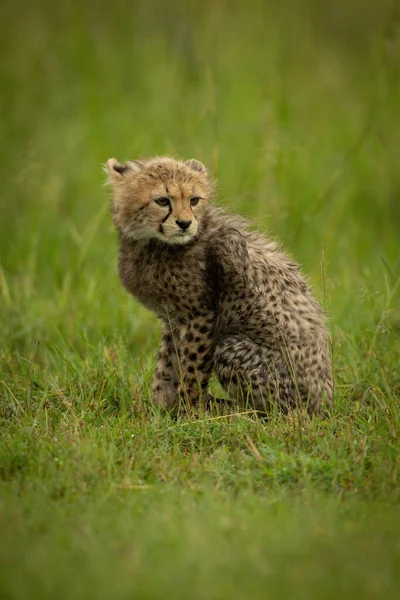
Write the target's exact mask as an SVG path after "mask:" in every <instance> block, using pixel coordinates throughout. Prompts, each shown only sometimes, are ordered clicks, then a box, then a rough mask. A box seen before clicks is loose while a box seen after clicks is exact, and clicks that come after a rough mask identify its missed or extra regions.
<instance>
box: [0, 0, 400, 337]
mask: <svg viewBox="0 0 400 600" xmlns="http://www.w3.org/2000/svg"><path fill="white" fill-rule="evenodd" d="M0 10H1V13H0V18H1V36H0V44H1V45H0V52H1V56H2V57H3V58H2V60H1V65H0V82H1V96H0V102H1V105H0V107H1V115H2V116H1V120H2V122H1V130H0V136H1V144H0V152H1V167H0V168H1V171H2V173H1V175H2V177H1V180H2V188H3V189H2V194H1V235H0V240H1V241H0V250H1V265H2V272H3V275H2V281H3V283H2V291H3V293H2V300H1V301H2V303H3V305H2V313H3V314H5V312H6V314H10V313H11V318H10V319H6V321H7V322H8V325H9V327H10V329H8V330H7V325H6V335H7V336H10V337H11V338H12V339H14V341H15V342H17V341H18V340H17V337H18V336H17V335H16V332H15V329H16V327H17V328H18V327H20V328H21V329H24V330H25V332H24V333H22V332H21V333H20V336H19V341H18V343H26V342H27V340H28V339H30V337H31V336H32V335H33V336H34V337H35V336H37V335H40V337H41V339H44V337H46V335H51V334H50V333H49V331H48V330H49V329H50V330H51V328H52V325H51V323H57V325H58V327H59V328H60V329H61V330H62V332H63V333H64V332H65V333H68V335H69V336H70V335H74V332H75V330H79V329H80V328H82V327H85V328H86V330H88V328H89V329H92V328H93V330H95V331H96V333H94V335H95V337H96V336H97V335H98V334H99V333H101V335H104V336H107V335H109V334H110V330H112V329H113V328H114V327H116V326H118V324H121V323H119V319H120V318H123V321H124V323H125V325H124V327H127V328H129V327H131V325H130V324H129V321H130V319H129V314H130V312H131V310H132V308H131V305H130V306H129V309H128V312H121V304H126V302H127V301H126V297H125V294H124V293H120V292H119V291H118V284H117V282H116V277H115V259H116V239H115V236H114V233H113V231H112V226H111V223H110V218H109V215H108V214H107V208H106V205H107V201H108V200H107V190H105V189H104V188H103V187H102V186H103V182H104V177H103V174H102V170H101V163H102V162H104V161H105V160H106V159H107V158H108V157H110V156H116V157H118V158H120V159H123V158H126V157H129V158H135V157H139V156H144V157H146V156H152V155H155V154H170V155H173V156H177V157H184V158H186V157H190V156H195V157H197V158H198V159H200V160H203V161H204V162H205V163H206V164H207V165H208V166H209V168H210V170H211V172H212V173H213V174H214V176H215V177H216V178H217V179H218V182H219V192H218V199H217V200H218V202H220V203H221V204H222V205H226V206H227V207H229V209H231V210H234V211H239V212H241V213H243V214H245V215H248V216H251V217H253V218H254V221H255V223H256V225H257V226H258V227H259V228H260V229H262V230H270V231H271V233H272V234H273V235H276V236H277V237H279V238H280V239H281V240H282V241H283V242H284V243H285V245H286V247H287V249H288V250H289V251H290V252H291V253H292V254H293V255H294V257H295V258H296V259H297V260H298V261H299V262H300V263H301V264H303V265H304V268H305V271H306V272H308V273H309V274H310V275H311V279H312V283H313V284H314V286H315V288H316V290H317V293H319V296H320V297H321V287H322V284H321V275H320V263H321V259H322V256H324V262H325V271H326V288H327V302H328V308H329V312H330V313H331V315H332V318H333V322H334V323H340V325H341V326H342V327H344V328H346V329H347V330H348V331H352V332H354V330H355V329H362V328H363V327H364V326H366V321H368V318H366V319H364V318H363V313H364V303H365V302H366V298H365V295H366V294H367V296H368V302H374V301H376V302H378V304H379V302H380V299H379V298H377V296H379V293H380V292H385V291H386V284H385V277H386V276H388V277H389V279H390V278H393V277H392V276H394V275H395V270H396V266H397V267H398V262H397V261H398V259H399V239H400V170H399V159H400V119H399V110H400V108H399V107H400V78H399V69H400V67H399V61H400V58H399V35H400V34H399V20H398V16H397V15H396V11H395V5H394V3H393V2H389V1H387V0H383V1H382V2H379V3H377V2H372V1H370V2H361V1H356V0H352V1H351V2H345V1H344V0H343V1H339V2H334V3H333V2H332V3H320V2H317V1H314V2H312V1H311V0H310V1H309V2H296V3H282V2H274V1H269V2H261V1H260V2H257V1H251V2H248V3H243V2H239V1H237V2H224V1H220V0H218V1H216V2H204V1H202V2H200V1H196V0H195V1H192V2H180V1H177V2H172V3H167V2H162V1H155V0H146V1H143V2H138V1H133V2H123V1H120V0H116V1H115V2H113V3H111V4H110V3H107V2H103V1H101V0H99V1H96V2H92V1H88V2H84V3H78V2H65V3H59V4H58V3H54V2H50V1H48V2H46V1H45V0H40V1H39V2H37V3H28V2H21V0H16V1H15V2H3V3H2V7H1V9H0ZM385 264H386V267H385ZM397 273H398V271H397ZM391 274H392V275H391ZM7 305H8V306H7ZM380 308H381V305H379V309H378V311H379V310H380ZM140 314H141V315H142V313H140ZM121 315H122V317H121ZM143 318H145V319H147V318H148V317H143ZM69 321H71V327H70V328H69V329H68V322H69ZM3 327H4V325H3ZM138 327H139V325H138ZM27 330H28V331H27ZM45 330H46V331H45ZM3 333H4V332H3ZM28 333H29V335H28Z"/></svg>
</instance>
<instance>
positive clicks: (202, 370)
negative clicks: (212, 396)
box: [178, 314, 215, 408]
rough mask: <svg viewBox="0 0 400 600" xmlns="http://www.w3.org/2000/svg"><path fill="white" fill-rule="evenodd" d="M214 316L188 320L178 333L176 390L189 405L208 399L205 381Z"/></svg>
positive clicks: (209, 369)
mask: <svg viewBox="0 0 400 600" xmlns="http://www.w3.org/2000/svg"><path fill="white" fill-rule="evenodd" d="M214 328H215V317H214V315H213V314H209V315H203V316H202V317H201V319H199V320H195V321H191V322H188V323H187V324H186V326H185V332H184V335H183V336H182V351H181V361H180V373H179V375H180V378H179V388H178V394H179V396H180V397H181V398H183V400H184V401H185V403H186V404H187V405H188V406H189V407H193V408H197V407H198V406H199V405H200V402H201V401H204V402H205V403H207V401H208V392H207V390H208V384H209V381H210V377H211V373H212V370H213V350H214V348H213V333H214Z"/></svg>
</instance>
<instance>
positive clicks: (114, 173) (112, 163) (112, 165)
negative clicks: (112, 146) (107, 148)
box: [104, 158, 144, 183]
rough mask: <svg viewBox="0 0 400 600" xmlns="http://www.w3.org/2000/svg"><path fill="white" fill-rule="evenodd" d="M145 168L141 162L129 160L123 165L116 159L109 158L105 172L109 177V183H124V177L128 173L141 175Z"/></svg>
mask: <svg viewBox="0 0 400 600" xmlns="http://www.w3.org/2000/svg"><path fill="white" fill-rule="evenodd" d="M143 167H144V163H143V162H141V161H140V160H128V161H127V162H126V163H124V164H121V163H120V162H118V161H117V159H115V158H109V159H108V161H107V162H106V164H105V168H104V170H105V172H106V174H107V175H108V180H109V183H116V182H118V181H122V179H123V177H125V175H127V174H128V173H139V172H140V171H141V170H142V169H143Z"/></svg>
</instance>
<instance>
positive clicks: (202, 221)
mask: <svg viewBox="0 0 400 600" xmlns="http://www.w3.org/2000/svg"><path fill="white" fill-rule="evenodd" d="M107 172H108V177H109V182H110V183H111V185H112V189H113V198H112V207H111V209H112V215H113V220H114V224H115V226H116V228H117V230H118V233H119V241H120V253H119V274H120V277H121V281H122V283H123V285H124V286H125V287H126V289H127V290H128V291H129V292H131V293H132V294H133V295H134V296H135V297H136V298H137V299H138V300H139V301H140V302H142V303H143V304H144V305H145V306H146V307H148V308H149V309H150V310H152V311H154V312H155V313H156V314H157V316H158V317H159V318H160V319H161V321H162V340H161V345H160V350H159V354H158V362H157V365H156V369H155V373H154V377H153V382H152V395H153V401H154V402H155V403H156V405H158V406H160V407H167V408H172V407H174V406H175V405H176V404H177V403H178V402H179V401H180V400H182V399H184V400H185V401H186V402H188V403H190V404H191V405H193V406H196V405H197V404H198V402H199V401H200V399H201V398H203V399H206V400H207V397H208V394H207V390H208V383H209V380H210V377H211V375H212V374H213V373H214V374H215V375H216V376H217V378H218V379H219V381H220V382H221V384H222V386H223V387H224V388H225V389H226V391H227V392H228V394H229V396H230V397H231V398H233V399H234V400H235V401H236V402H238V403H239V404H240V405H244V404H249V405H250V406H252V407H254V408H255V409H257V410H262V411H268V409H269V408H270V407H271V405H277V406H278V407H279V408H280V409H282V410H283V411H285V412H286V411H287V410H288V409H290V408H294V407H296V406H299V405H300V406H305V407H307V409H308V411H309V412H310V413H318V412H319V411H320V408H321V406H322V404H323V403H325V404H326V405H329V404H330V403H331V401H332V394H333V382H332V369H331V362H330V353H329V335H328V332H327V329H326V327H325V324H324V315H323V312H322V310H321V308H320V307H319V305H318V303H317V301H316V300H315V298H314V296H313V294H312V291H311V289H310V287H309V286H308V284H307V283H306V281H305V280H304V278H303V277H302V275H301V273H300V271H299V268H298V266H297V265H296V264H295V263H293V262H292V261H291V260H290V259H289V258H288V257H287V256H286V255H285V254H284V253H283V252H282V251H281V249H280V248H279V246H277V245H276V244H275V242H273V241H271V240H270V239H268V238H266V237H264V236H262V235H261V234H258V233H255V232H251V231H248V230H247V228H246V223H245V222H244V221H243V220H241V219H239V218H237V217H232V216H229V215H227V214H225V213H224V212H222V211H221V210H219V209H217V208H215V207H213V206H212V204H210V201H211V199H212V194H213V186H212V183H211V180H210V178H209V177H208V174H207V170H206V168H205V167H204V165H203V164H202V163H200V162H199V161H196V160H194V159H192V160H189V161H186V162H181V161H177V160H174V159H172V158H154V159H149V160H144V161H128V162H126V163H125V164H120V163H119V162H117V161H116V160H115V159H110V160H109V161H108V162H107Z"/></svg>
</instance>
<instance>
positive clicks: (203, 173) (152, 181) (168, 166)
mask: <svg viewBox="0 0 400 600" xmlns="http://www.w3.org/2000/svg"><path fill="white" fill-rule="evenodd" d="M106 173H107V175H108V179H109V183H111V184H112V186H113V192H114V193H113V201H112V214H113V219H114V223H115V225H116V226H117V228H118V230H119V231H120V232H121V233H122V234H123V235H124V236H126V237H129V238H131V239H133V240H137V241H140V240H142V241H149V240H152V239H156V240H159V241H161V242H164V243H166V244H170V245H179V244H187V243H189V242H190V241H191V240H193V239H194V238H195V237H196V235H197V233H198V231H199V225H200V223H201V219H202V216H203V213H204V211H205V208H206V205H207V203H208V201H209V198H210V196H211V195H212V185H211V183H210V180H209V177H208V174H207V170H206V168H205V166H204V165H203V164H202V163H201V162H199V161H197V160H194V159H190V160H187V161H185V162H183V161H175V160H172V159H170V158H157V159H150V160H146V161H140V160H135V161H127V162H125V163H124V164H121V163H119V162H118V161H117V160H116V159H115V158H110V159H109V160H108V161H107V163H106Z"/></svg>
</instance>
